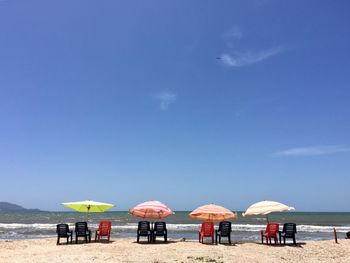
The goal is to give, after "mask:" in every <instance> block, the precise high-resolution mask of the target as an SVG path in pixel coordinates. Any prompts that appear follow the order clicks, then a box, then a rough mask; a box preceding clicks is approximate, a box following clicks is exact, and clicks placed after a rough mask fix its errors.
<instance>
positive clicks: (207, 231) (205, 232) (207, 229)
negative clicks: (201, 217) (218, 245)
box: [198, 222, 214, 243]
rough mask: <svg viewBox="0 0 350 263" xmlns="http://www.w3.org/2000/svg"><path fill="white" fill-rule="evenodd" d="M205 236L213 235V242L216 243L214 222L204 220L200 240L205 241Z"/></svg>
mask: <svg viewBox="0 0 350 263" xmlns="http://www.w3.org/2000/svg"><path fill="white" fill-rule="evenodd" d="M205 237H211V243H214V223H213V222H204V223H202V227H201V229H200V230H199V231H198V241H199V242H201V243H203V240H204V238H205Z"/></svg>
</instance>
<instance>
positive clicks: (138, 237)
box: [136, 235, 140, 243]
mask: <svg viewBox="0 0 350 263" xmlns="http://www.w3.org/2000/svg"><path fill="white" fill-rule="evenodd" d="M136 242H137V243H139V242H140V236H139V235H137V239H136Z"/></svg>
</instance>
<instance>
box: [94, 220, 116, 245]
mask: <svg viewBox="0 0 350 263" xmlns="http://www.w3.org/2000/svg"><path fill="white" fill-rule="evenodd" d="M111 228H112V222H111V221H101V222H100V225H99V226H98V229H97V230H96V234H95V241H100V239H101V237H107V240H108V241H109V239H110V237H111Z"/></svg>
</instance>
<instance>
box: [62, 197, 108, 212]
mask: <svg viewBox="0 0 350 263" xmlns="http://www.w3.org/2000/svg"><path fill="white" fill-rule="evenodd" d="M62 204H63V205H64V206H67V207H69V208H72V209H74V210H75V211H77V212H82V213H102V212H105V211H107V210H108V209H111V208H112V207H113V206H114V205H112V204H108V203H101V202H96V201H92V200H85V201H80V202H68V203H62Z"/></svg>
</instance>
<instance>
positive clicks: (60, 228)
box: [56, 224, 73, 245]
mask: <svg viewBox="0 0 350 263" xmlns="http://www.w3.org/2000/svg"><path fill="white" fill-rule="evenodd" d="M56 233H57V245H59V244H60V238H61V237H64V238H67V244H68V242H69V238H70V243H72V242H73V233H72V231H70V230H69V226H68V225H67V224H58V225H57V226H56Z"/></svg>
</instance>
